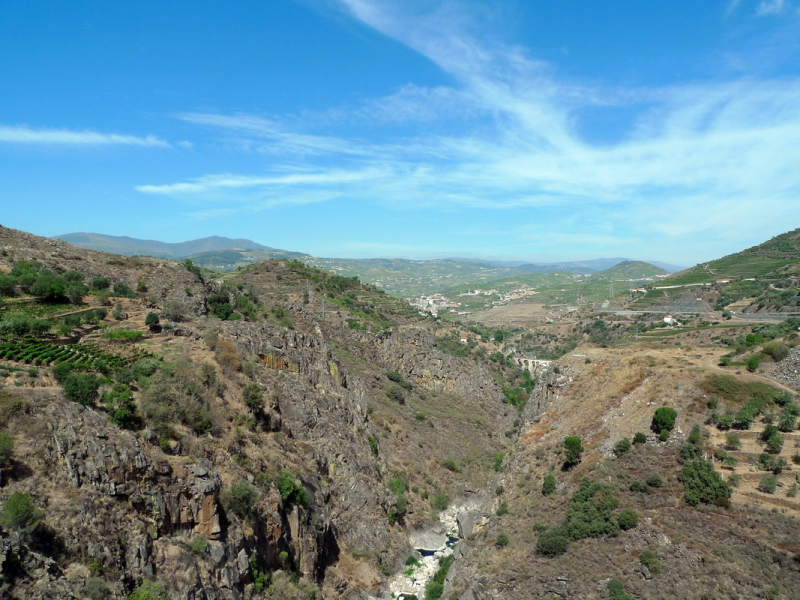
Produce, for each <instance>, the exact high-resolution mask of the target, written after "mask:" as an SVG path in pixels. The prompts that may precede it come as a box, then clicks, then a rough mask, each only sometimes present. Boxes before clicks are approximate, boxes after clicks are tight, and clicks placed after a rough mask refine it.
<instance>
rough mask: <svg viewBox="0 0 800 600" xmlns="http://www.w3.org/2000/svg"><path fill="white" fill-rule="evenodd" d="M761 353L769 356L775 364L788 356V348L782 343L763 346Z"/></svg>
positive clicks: (770, 343)
mask: <svg viewBox="0 0 800 600" xmlns="http://www.w3.org/2000/svg"><path fill="white" fill-rule="evenodd" d="M761 351H762V352H763V353H764V354H766V355H767V356H771V357H772V358H773V360H774V361H775V362H780V361H782V360H783V359H784V358H786V357H787V356H789V347H788V346H787V345H786V344H784V343H782V342H769V343H767V344H764V346H763V347H762V349H761Z"/></svg>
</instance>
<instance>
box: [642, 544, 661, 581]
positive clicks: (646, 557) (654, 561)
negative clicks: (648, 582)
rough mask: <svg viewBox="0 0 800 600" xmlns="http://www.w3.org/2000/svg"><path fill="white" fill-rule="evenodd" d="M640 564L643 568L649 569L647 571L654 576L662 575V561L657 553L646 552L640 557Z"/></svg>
mask: <svg viewBox="0 0 800 600" xmlns="http://www.w3.org/2000/svg"><path fill="white" fill-rule="evenodd" d="M639 562H640V563H641V564H642V566H644V567H647V569H648V570H649V571H650V572H651V573H652V574H653V575H658V574H660V573H661V571H662V568H661V561H660V560H659V559H658V556H656V553H655V552H653V551H652V550H645V551H643V552H642V553H641V554H640V555H639Z"/></svg>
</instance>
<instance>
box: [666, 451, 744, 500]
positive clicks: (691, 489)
mask: <svg viewBox="0 0 800 600" xmlns="http://www.w3.org/2000/svg"><path fill="white" fill-rule="evenodd" d="M678 479H679V480H680V481H681V483H683V498H684V500H685V501H686V504H688V505H689V506H697V505H698V504H699V503H701V502H702V503H704V504H719V505H726V504H727V501H728V499H729V498H730V497H731V493H732V490H731V486H730V485H728V483H726V482H725V481H723V479H722V477H720V475H719V473H717V472H716V471H715V470H714V465H712V464H711V462H710V461H707V460H703V459H698V460H693V461H690V462H687V463H686V464H685V465H684V466H683V470H681V473H680V475H679V476H678Z"/></svg>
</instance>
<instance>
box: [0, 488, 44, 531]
mask: <svg viewBox="0 0 800 600" xmlns="http://www.w3.org/2000/svg"><path fill="white" fill-rule="evenodd" d="M43 518H44V511H42V510H41V509H40V508H38V507H37V506H36V505H35V504H34V502H33V498H31V495H30V494H26V493H25V492H14V493H13V494H11V495H10V496H9V497H8V500H6V501H5V502H3V508H2V511H0V524H2V525H3V527H5V528H6V529H16V530H19V531H21V532H23V533H30V532H32V531H34V530H35V529H36V528H37V527H38V526H39V524H40V523H41V521H42V519H43Z"/></svg>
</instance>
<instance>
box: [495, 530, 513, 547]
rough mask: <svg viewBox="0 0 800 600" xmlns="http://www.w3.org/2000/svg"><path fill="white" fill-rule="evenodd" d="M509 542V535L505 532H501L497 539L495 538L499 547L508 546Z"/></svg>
mask: <svg viewBox="0 0 800 600" xmlns="http://www.w3.org/2000/svg"><path fill="white" fill-rule="evenodd" d="M508 542H509V540H508V535H507V534H505V533H500V534H498V535H497V539H496V540H495V542H494V545H495V546H496V547H497V548H505V547H506V546H508Z"/></svg>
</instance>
